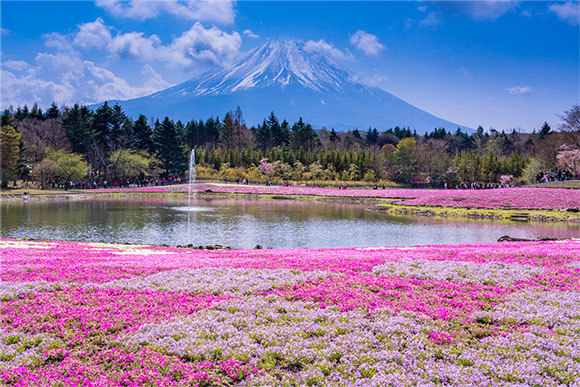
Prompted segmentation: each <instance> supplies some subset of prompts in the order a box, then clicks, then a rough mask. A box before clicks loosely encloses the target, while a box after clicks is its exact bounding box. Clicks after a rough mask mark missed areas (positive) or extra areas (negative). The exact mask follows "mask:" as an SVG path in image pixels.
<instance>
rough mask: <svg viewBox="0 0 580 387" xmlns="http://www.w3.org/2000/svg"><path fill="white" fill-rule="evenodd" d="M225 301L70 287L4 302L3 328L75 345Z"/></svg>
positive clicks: (0, 311)
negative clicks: (48, 335)
mask: <svg viewBox="0 0 580 387" xmlns="http://www.w3.org/2000/svg"><path fill="white" fill-rule="evenodd" d="M222 299H224V297H222V296H214V295H210V294H200V295H190V294H187V293H185V294H173V293H162V292H156V291H149V290H142V291H137V290H119V289H100V288H82V287H67V288H64V289H62V290H53V291H44V292H39V293H32V294H27V295H24V296H23V297H21V298H17V299H15V300H10V301H7V302H3V303H2V304H1V306H0V322H1V324H2V327H3V330H5V331H8V332H15V331H22V332H26V333H28V334H35V333H50V334H52V335H54V336H56V337H58V338H61V339H66V340H70V343H71V344H75V343H78V342H82V341H83V340H84V339H86V338H87V337H89V336H94V335H97V334H113V333H116V332H120V331H125V330H131V329H133V330H134V329H136V328H138V327H139V326H140V325H141V324H144V323H151V322H156V321H159V320H166V319H170V318H172V317H174V316H176V315H187V314H191V313H194V312H195V311H197V310H199V309H201V308H207V307H209V306H211V304H212V303H213V302H219V301H220V300H222Z"/></svg>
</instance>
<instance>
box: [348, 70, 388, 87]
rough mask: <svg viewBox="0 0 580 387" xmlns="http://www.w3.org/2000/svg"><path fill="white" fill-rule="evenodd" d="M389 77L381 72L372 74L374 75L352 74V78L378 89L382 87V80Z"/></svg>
mask: <svg viewBox="0 0 580 387" xmlns="http://www.w3.org/2000/svg"><path fill="white" fill-rule="evenodd" d="M388 79H389V77H386V76H384V75H382V74H374V75H369V76H367V77H362V78H361V77H358V76H354V80H355V81H357V82H360V83H362V84H363V85H365V86H370V87H378V88H380V89H382V88H383V87H382V84H383V82H385V81H386V80H388Z"/></svg>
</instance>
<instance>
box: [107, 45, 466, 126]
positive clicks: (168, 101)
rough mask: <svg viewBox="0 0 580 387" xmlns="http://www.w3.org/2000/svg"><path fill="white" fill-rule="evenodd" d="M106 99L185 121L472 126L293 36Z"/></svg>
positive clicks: (138, 111) (137, 110)
mask: <svg viewBox="0 0 580 387" xmlns="http://www.w3.org/2000/svg"><path fill="white" fill-rule="evenodd" d="M110 102H113V103H115V102H116V103H118V104H119V105H121V106H122V107H123V109H124V110H125V112H126V113H127V114H128V115H129V116H132V117H135V116H137V115H138V114H145V115H146V116H149V117H151V116H153V117H157V118H163V117H165V116H169V117H170V118H172V119H175V120H177V119H180V120H183V121H187V120H191V119H193V118H195V119H206V118H209V117H210V116H216V115H220V116H223V115H224V114H225V113H226V112H227V111H232V110H234V109H235V108H236V107H237V106H240V107H241V108H242V111H243V114H244V118H245V120H246V122H247V123H248V124H249V125H253V124H257V123H259V122H261V121H262V120H263V119H264V118H265V117H267V116H268V115H269V114H270V112H271V111H273V112H275V114H276V115H277V116H278V117H279V118H280V119H283V118H285V119H287V120H288V121H289V122H291V123H292V122H295V121H297V120H298V118H299V117H303V119H304V120H305V121H306V122H309V123H311V124H312V125H313V127H315V128H322V127H327V128H329V129H330V128H335V129H337V130H348V129H355V128H358V129H366V128H369V127H376V128H377V129H388V128H391V127H395V126H400V127H410V128H411V129H416V130H417V132H418V133H420V134H422V133H425V132H426V131H431V130H432V129H434V128H441V127H444V128H446V129H447V130H450V131H454V130H455V129H457V128H458V127H459V128H461V129H463V130H466V131H471V129H470V128H467V127H465V126H462V125H458V124H455V123H452V122H449V121H446V120H444V119H441V118H438V117H435V116H434V115H432V114H429V113H427V112H425V111H423V110H421V109H419V108H416V107H415V106H413V105H411V104H409V103H407V102H405V101H403V100H401V99H399V98H397V97H395V96H394V95H392V94H389V93H388V92H386V91H384V90H382V89H379V88H376V87H369V86H366V85H364V84H363V83H362V82H360V81H359V80H357V77H356V76H355V75H354V74H353V73H351V72H349V71H348V70H346V69H344V68H342V67H340V66H339V65H338V64H337V63H335V62H334V61H333V60H332V59H330V58H329V57H327V56H325V55H323V54H321V53H319V52H313V51H311V50H309V49H308V46H307V45H306V44H305V43H304V42H301V41H295V40H283V41H281V40H273V41H269V42H268V43H266V44H264V45H263V46H261V47H258V48H255V49H254V50H252V51H250V52H248V53H247V54H245V55H244V56H242V57H241V58H240V59H239V60H237V61H236V62H235V63H234V64H233V65H232V66H230V67H227V68H214V69H211V70H209V71H207V72H205V73H203V74H201V75H199V76H197V77H195V78H192V79H190V80H188V81H186V82H183V83H180V84H178V85H176V86H173V87H170V88H168V89H165V90H162V91H159V92H156V93H154V94H151V95H148V96H146V97H141V98H137V99H132V100H127V101H110Z"/></svg>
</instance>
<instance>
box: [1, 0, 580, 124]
mask: <svg viewBox="0 0 580 387" xmlns="http://www.w3.org/2000/svg"><path fill="white" fill-rule="evenodd" d="M1 11H2V15H1V27H2V35H1V44H2V46H1V53H2V78H1V91H2V95H1V101H0V103H1V106H2V108H5V107H7V106H9V105H14V106H17V105H23V104H25V103H26V104H28V105H32V104H34V103H38V104H39V105H41V106H47V105H49V104H50V103H51V102H52V101H56V102H57V103H59V104H72V103H76V102H79V103H95V102H101V101H103V100H105V99H129V98H135V97H139V96H143V95H147V94H150V93H152V92H154V91H157V90H160V89H163V88H166V87H168V86H170V85H174V84H177V83H179V82H182V81H185V80H187V79H189V78H191V77H193V76H195V75H197V74H199V73H201V72H203V71H205V70H207V69H208V68H210V67H212V66H227V64H228V63H231V61H232V60H234V59H235V58H236V57H237V56H239V55H240V54H242V53H244V52H246V51H248V50H250V49H251V48H253V47H256V46H258V45H261V44H263V43H264V42H266V41H267V40H269V39H276V38H284V39H286V38H289V39H299V40H304V41H310V44H311V46H312V47H316V48H318V49H319V50H320V51H322V52H324V53H326V54H327V55H329V56H332V57H333V59H335V60H336V61H337V62H339V63H340V64H341V65H342V66H344V67H346V68H348V69H350V70H352V71H353V72H354V73H355V74H356V75H357V76H358V77H359V78H360V79H363V80H364V81H365V82H366V83H368V84H370V85H373V86H378V87H381V88H383V89H385V90H386V91H388V92H390V93H392V94H394V95H396V96H398V97H400V98H402V99H404V100H406V101H407V102H410V103H412V104H413V105H415V106H417V107H419V108H421V109H423V110H426V111H428V112H430V113H432V114H435V115H437V116H439V117H441V118H444V119H447V120H450V121H453V122H457V123H459V124H462V125H465V126H469V127H473V128H475V127H477V126H478V125H482V126H483V127H484V128H486V129H489V128H491V127H493V128H496V129H498V130H504V129H505V130H510V129H512V128H516V129H519V130H522V131H531V130H533V129H534V128H539V127H540V126H541V124H542V123H543V122H544V121H548V122H549V123H550V124H552V126H553V127H557V125H558V122H559V118H558V114H562V113H563V111H564V110H567V109H568V108H569V107H570V106H571V105H572V104H575V103H579V102H580V101H579V100H580V97H579V94H580V52H579V51H580V50H579V46H580V42H579V36H580V26H579V19H580V8H579V4H578V2H577V1H559V2H544V1H516V0H506V1H500V0H490V1H451V2H442V1H420V2H414V1H400V2H395V1H369V2H344V1H343V2H331V1H325V2H296V1H293V2H266V1H260V2H249V1H238V2H235V1H214V2H199V1H182V0H169V1H163V2H156V1H137V0H130V1H118V0H110V1H109V0H97V1H95V2H93V1H80V2H74V1H61V2H54V1H43V2H31V1H2V2H1ZM242 108H243V107H242ZM218 113H219V112H218ZM192 118H193V117H192ZM195 118H200V117H195Z"/></svg>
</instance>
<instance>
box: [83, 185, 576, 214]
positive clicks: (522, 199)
mask: <svg viewBox="0 0 580 387" xmlns="http://www.w3.org/2000/svg"><path fill="white" fill-rule="evenodd" d="M194 186H195V191H197V192H215V193H236V194H251V195H300V196H329V197H356V198H382V199H405V200H402V201H399V202H397V204H406V205H415V206H439V207H461V208H465V207H469V208H486V209H520V210H566V209H578V208H580V190H572V189H568V190H567V189H560V188H501V189H485V190H475V189H469V190H458V189H446V190H442V189H407V188H399V189H384V190H383V189H377V190H374V189H356V188H354V189H346V190H343V189H338V188H312V187H304V186H289V187H285V186H265V185H234V184H213V183H200V184H195V185H194ZM188 190H189V186H188V185H178V186H167V187H138V188H113V189H106V190H103V189H101V190H87V192H99V193H106V192H111V193H115V192H184V193H186V192H188Z"/></svg>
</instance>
